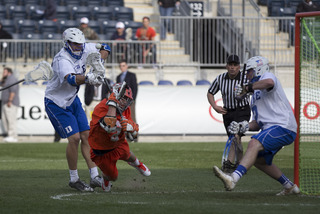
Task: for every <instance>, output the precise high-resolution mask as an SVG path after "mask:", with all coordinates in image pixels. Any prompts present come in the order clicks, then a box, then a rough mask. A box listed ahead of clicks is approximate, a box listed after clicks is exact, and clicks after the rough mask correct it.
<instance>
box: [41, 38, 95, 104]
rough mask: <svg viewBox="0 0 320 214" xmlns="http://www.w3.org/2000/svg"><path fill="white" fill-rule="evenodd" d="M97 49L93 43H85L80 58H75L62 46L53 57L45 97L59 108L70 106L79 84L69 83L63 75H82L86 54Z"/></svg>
mask: <svg viewBox="0 0 320 214" xmlns="http://www.w3.org/2000/svg"><path fill="white" fill-rule="evenodd" d="M98 51H99V50H98V49H97V48H96V46H95V43H86V44H85V47H84V50H83V54H82V57H81V59H79V60H77V59H75V58H73V57H72V56H71V55H70V54H69V53H68V52H67V51H66V50H65V49H64V48H62V49H61V50H60V52H59V53H58V54H56V55H55V57H54V59H53V62H52V70H53V77H52V79H51V80H49V82H48V84H47V88H46V92H45V97H46V98H48V99H50V100H52V101H53V102H54V103H55V104H56V105H58V106H59V107H61V108H64V109H66V107H67V106H70V105H71V104H72V102H73V101H74V99H75V98H76V96H77V95H78V91H79V86H72V85H70V84H69V83H68V81H67V79H65V76H66V75H68V74H71V73H74V74H82V75H84V73H85V72H86V59H87V56H88V54H89V53H91V52H98Z"/></svg>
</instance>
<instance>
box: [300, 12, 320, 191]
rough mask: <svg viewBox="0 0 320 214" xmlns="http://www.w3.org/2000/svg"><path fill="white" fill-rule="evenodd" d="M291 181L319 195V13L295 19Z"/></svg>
mask: <svg viewBox="0 0 320 214" xmlns="http://www.w3.org/2000/svg"><path fill="white" fill-rule="evenodd" d="M295 37H296V38H295V116H296V119H297V122H298V133H297V138H296V141H295V155H294V156H295V157H294V180H295V183H296V184H298V186H299V187H300V190H301V192H302V193H304V194H308V195H320V12H308V13H297V14H296V17H295Z"/></svg>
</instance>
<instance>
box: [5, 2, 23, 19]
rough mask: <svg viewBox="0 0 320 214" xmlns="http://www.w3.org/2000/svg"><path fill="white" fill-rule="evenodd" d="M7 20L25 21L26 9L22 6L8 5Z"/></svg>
mask: <svg viewBox="0 0 320 214" xmlns="http://www.w3.org/2000/svg"><path fill="white" fill-rule="evenodd" d="M7 12H8V18H9V19H26V18H27V11H26V7H25V6H22V5H8V7H7Z"/></svg>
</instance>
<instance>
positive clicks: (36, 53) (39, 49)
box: [23, 33, 45, 60]
mask: <svg viewBox="0 0 320 214" xmlns="http://www.w3.org/2000/svg"><path fill="white" fill-rule="evenodd" d="M23 38H24V39H28V40H41V39H43V36H42V34H37V33H23ZM44 50H45V48H44V43H39V42H27V43H26V45H25V50H24V51H25V52H24V53H25V60H27V59H28V58H30V59H32V60H33V59H39V58H42V57H43V54H44Z"/></svg>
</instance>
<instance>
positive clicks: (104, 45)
mask: <svg viewBox="0 0 320 214" xmlns="http://www.w3.org/2000/svg"><path fill="white" fill-rule="evenodd" d="M100 50H105V51H108V52H109V54H111V48H110V46H109V45H108V44H106V43H101V48H100Z"/></svg>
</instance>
